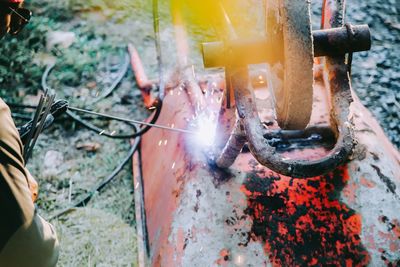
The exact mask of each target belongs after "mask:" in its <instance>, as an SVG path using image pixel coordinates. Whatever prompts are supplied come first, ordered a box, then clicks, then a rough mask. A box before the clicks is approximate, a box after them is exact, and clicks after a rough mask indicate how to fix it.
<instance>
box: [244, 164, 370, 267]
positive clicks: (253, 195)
mask: <svg viewBox="0 0 400 267" xmlns="http://www.w3.org/2000/svg"><path fill="white" fill-rule="evenodd" d="M348 179H349V176H348V171H347V169H346V168H339V169H337V170H335V171H334V172H332V173H330V174H327V175H324V176H319V177H315V178H311V179H308V180H301V179H293V178H290V177H286V176H258V175H254V174H249V177H248V178H247V180H246V181H245V183H244V185H243V186H242V191H243V192H244V193H245V194H246V195H247V197H248V208H247V210H246V213H247V214H248V215H250V216H251V217H252V218H253V226H252V232H251V235H252V237H253V239H255V240H260V239H261V240H262V241H263V242H264V243H265V246H264V248H265V250H266V252H267V253H268V255H269V257H270V259H271V261H272V263H273V265H275V266H317V265H318V266H330V265H334V266H365V265H367V264H368V263H369V260H370V256H369V254H368V252H367V251H366V249H365V248H364V246H363V245H362V244H361V240H360V236H359V235H360V233H361V216H360V215H359V214H356V213H355V211H354V210H352V209H350V208H349V207H348V206H346V205H345V204H344V203H342V202H340V201H339V193H340V191H341V190H342V189H343V187H344V185H345V184H346V182H347V181H348Z"/></svg>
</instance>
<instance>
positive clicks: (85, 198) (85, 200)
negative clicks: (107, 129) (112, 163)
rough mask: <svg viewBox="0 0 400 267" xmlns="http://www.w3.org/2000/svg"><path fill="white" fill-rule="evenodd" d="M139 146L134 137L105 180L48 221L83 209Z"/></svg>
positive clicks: (138, 141) (138, 140)
mask: <svg viewBox="0 0 400 267" xmlns="http://www.w3.org/2000/svg"><path fill="white" fill-rule="evenodd" d="M133 127H135V128H136V130H137V131H138V130H139V129H138V128H139V127H137V126H136V125H133ZM139 144H140V137H136V138H135V142H134V143H133V144H132V146H131V148H130V149H129V151H128V154H127V155H126V157H125V158H124V160H123V161H122V162H121V163H120V164H119V165H118V166H117V167H116V168H115V169H114V170H113V172H112V173H111V174H110V175H109V176H107V177H106V178H105V179H103V180H102V181H101V182H100V183H99V184H98V185H96V186H95V187H94V188H93V189H92V190H91V191H90V192H89V193H87V194H86V195H84V196H83V197H82V198H81V199H79V200H78V201H76V202H75V203H74V204H72V205H71V206H70V207H67V208H65V209H64V210H62V211H59V212H57V213H56V214H54V215H53V216H51V217H50V219H49V220H53V219H56V218H58V217H60V216H61V215H64V214H66V213H68V212H70V211H72V210H74V209H75V208H77V207H84V206H85V205H86V204H87V203H88V202H89V201H90V200H91V199H92V197H93V196H94V194H96V192H100V191H101V190H102V189H103V188H104V187H105V186H106V185H107V184H109V183H110V182H111V181H112V180H113V179H114V178H115V177H116V176H117V175H118V173H120V172H121V170H122V169H123V167H124V166H125V165H126V164H127V163H128V162H129V161H130V160H131V159H132V156H133V154H134V153H135V152H136V150H137V149H138V147H139Z"/></svg>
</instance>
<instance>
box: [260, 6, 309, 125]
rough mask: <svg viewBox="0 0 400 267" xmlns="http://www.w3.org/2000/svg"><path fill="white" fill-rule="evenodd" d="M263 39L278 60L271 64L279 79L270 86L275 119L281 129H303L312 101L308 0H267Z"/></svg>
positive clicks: (307, 119) (307, 120)
mask: <svg viewBox="0 0 400 267" xmlns="http://www.w3.org/2000/svg"><path fill="white" fill-rule="evenodd" d="M266 8H267V12H266V30H267V38H274V39H275V40H277V41H278V42H280V43H281V44H282V46H281V47H277V48H276V49H277V51H276V52H277V54H278V55H279V58H280V62H279V63H277V65H275V66H274V67H273V69H274V70H275V74H276V75H278V77H279V78H280V79H281V80H282V81H283V83H282V84H281V85H276V86H275V87H274V88H273V94H274V102H275V109H276V115H277V121H278V124H279V126H280V127H281V128H282V129H304V128H305V127H306V126H307V124H308V123H309V121H310V116H311V111H312V101H313V40H312V32H311V12H310V2H309V1H308V0H279V1H276V0H267V3H266Z"/></svg>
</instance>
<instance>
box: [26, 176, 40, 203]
mask: <svg viewBox="0 0 400 267" xmlns="http://www.w3.org/2000/svg"><path fill="white" fill-rule="evenodd" d="M28 186H29V190H30V191H31V197H32V201H33V202H36V200H37V198H38V195H39V185H38V183H37V182H36V180H35V178H33V176H32V175H31V174H30V172H29V171H28Z"/></svg>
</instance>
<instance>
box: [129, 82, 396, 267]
mask: <svg viewBox="0 0 400 267" xmlns="http://www.w3.org/2000/svg"><path fill="white" fill-rule="evenodd" d="M212 84H213V82H210V83H209V84H208V85H209V86H208V89H207V90H208V94H209V96H211V90H214V89H215V88H212V87H213V85H212ZM187 89H189V90H187ZM196 89H199V88H185V87H178V88H175V89H173V90H171V91H170V92H169V94H168V95H167V96H166V98H165V100H164V107H163V110H162V112H161V116H160V119H159V121H158V123H160V124H163V125H170V126H172V124H174V127H176V128H187V127H190V125H191V123H192V121H193V120H196V114H199V112H201V110H203V109H202V108H201V107H200V108H199V107H198V106H197V107H196V105H192V104H191V102H190V101H189V99H190V96H191V95H193V94H195V92H193V91H192V90H196ZM315 92H316V93H315V96H316V99H315V102H316V103H317V104H316V108H315V112H314V113H313V117H312V121H313V124H320V123H326V120H327V118H328V114H327V110H326V104H327V103H328V102H327V96H326V95H325V92H326V90H324V87H323V86H322V83H321V82H319V83H317V84H316V89H315ZM203 96H204V95H203ZM220 98H221V92H220V91H219V90H218V92H214V94H213V97H207V99H205V97H204V99H203V101H204V102H203V105H202V106H203V107H207V109H213V110H214V112H218V111H219V108H218V107H217V105H218V104H215V103H219V99H220ZM199 101H200V100H199ZM200 102H201V101H200ZM211 102H213V103H214V104H212V103H211ZM318 103H319V104H318ZM212 105H214V107H213V108H212ZM351 114H352V116H353V119H354V123H355V135H356V139H357V141H358V144H357V146H356V151H355V154H354V159H352V161H351V162H349V163H348V165H347V166H342V167H339V168H338V169H337V170H335V171H334V172H332V173H329V174H327V175H324V176H319V177H315V178H311V179H307V180H302V179H296V178H293V177H287V176H283V175H280V174H277V173H275V172H273V171H271V170H269V169H267V168H266V167H264V166H262V165H260V164H259V163H258V162H257V161H256V160H255V159H254V158H253V156H252V155H251V154H250V153H241V154H240V155H239V157H238V159H237V160H236V162H235V164H234V165H233V166H232V167H231V168H230V169H228V170H221V169H217V168H215V167H213V166H212V165H209V161H208V158H207V156H206V154H204V153H203V151H202V148H201V147H196V140H193V139H192V137H191V136H187V135H184V134H178V133H173V132H168V131H166V130H160V129H151V130H150V131H149V132H148V133H147V134H146V135H145V136H144V137H143V140H142V145H141V153H142V155H145V156H143V157H142V177H141V178H142V180H141V179H139V178H140V175H138V173H139V171H138V170H139V168H138V165H136V171H134V173H135V179H136V180H135V184H136V185H137V187H139V184H140V183H141V182H143V184H141V185H142V186H143V189H144V197H143V202H141V201H139V202H137V203H136V206H137V208H139V207H140V205H141V204H143V205H144V206H143V208H144V209H145V212H144V214H145V217H146V225H145V227H144V229H147V232H148V236H147V238H144V239H142V241H143V240H145V241H146V242H148V243H147V247H148V250H147V249H144V250H143V258H144V259H146V260H147V261H148V262H147V264H149V263H150V264H151V265H152V266H193V265H194V266H211V265H221V266H224V265H226V266H228V265H232V264H236V265H238V266H242V265H246V264H250V265H255V266H263V265H268V264H272V265H274V266H281V265H311V266H312V265H336V266H343V265H346V266H364V265H366V264H367V263H369V264H371V265H372V266H380V265H383V264H388V265H389V264H392V265H393V266H396V264H398V260H399V258H400V254H399V250H398V248H399V246H400V239H399V221H400V217H399V214H398V213H397V212H396V210H399V208H400V197H399V186H400V176H399V174H400V167H399V163H400V156H399V153H398V151H396V150H395V149H394V148H393V147H392V146H391V144H390V143H389V141H388V140H387V138H386V137H385V136H384V134H383V132H382V130H381V129H380V127H379V126H378V124H377V123H376V121H375V120H374V119H373V118H372V116H371V115H370V113H369V112H368V111H367V110H366V109H365V108H364V107H363V106H362V105H361V104H360V102H359V101H358V100H356V101H355V102H354V103H353V104H352V113H351ZM197 116H198V115H197ZM296 153H300V154H301V157H302V158H307V157H309V158H315V157H319V156H323V155H325V154H326V153H328V151H327V150H325V149H322V148H315V149H306V150H298V151H292V152H287V154H288V155H291V156H293V157H296ZM136 163H138V161H136ZM139 225H140V223H139ZM146 242H145V243H146ZM143 247H144V248H146V245H143ZM225 252H226V253H225ZM222 254H223V256H221V255H222Z"/></svg>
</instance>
